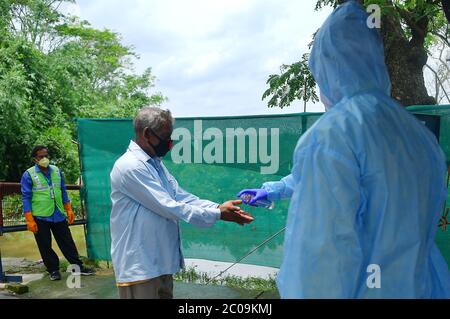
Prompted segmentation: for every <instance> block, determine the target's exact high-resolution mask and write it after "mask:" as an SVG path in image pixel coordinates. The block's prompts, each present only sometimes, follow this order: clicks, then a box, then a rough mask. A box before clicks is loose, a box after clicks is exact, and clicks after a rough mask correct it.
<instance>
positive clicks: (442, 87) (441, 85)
mask: <svg viewBox="0 0 450 319" xmlns="http://www.w3.org/2000/svg"><path fill="white" fill-rule="evenodd" d="M425 66H426V67H427V68H428V69H429V70H430V71H431V72H433V74H434V76H435V80H437V81H438V82H439V85H440V87H441V89H442V92H444V94H445V97H446V98H447V100H448V101H449V102H450V98H449V96H448V94H447V91H446V90H445V87H444V85H443V84H442V82H441V79H440V78H439V75H438V73H437V72H436V71H435V70H434V69H433V68H432V67H431V66H430V65H428V64H426V65H425ZM436 91H437V90H436Z"/></svg>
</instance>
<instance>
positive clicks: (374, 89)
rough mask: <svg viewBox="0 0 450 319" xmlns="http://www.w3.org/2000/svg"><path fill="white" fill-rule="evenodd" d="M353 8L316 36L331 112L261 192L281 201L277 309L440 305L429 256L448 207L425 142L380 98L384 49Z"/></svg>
mask: <svg viewBox="0 0 450 319" xmlns="http://www.w3.org/2000/svg"><path fill="white" fill-rule="evenodd" d="M367 17H368V15H367V14H366V12H365V10H364V8H363V7H361V6H360V5H359V4H357V3H356V2H354V1H349V2H346V3H344V4H342V5H340V6H339V7H337V8H336V9H335V10H334V12H333V13H332V14H331V15H330V16H329V17H328V19H327V20H326V21H325V23H324V24H323V26H322V27H321V28H320V30H319V32H318V33H317V35H316V37H315V41H314V46H313V49H312V52H311V56H310V60H309V66H310V69H311V72H312V74H313V76H314V78H315V80H316V81H317V83H318V86H319V88H320V90H321V93H322V94H323V95H325V96H326V98H327V100H329V101H330V102H331V103H332V107H331V108H330V110H329V111H328V112H326V113H325V114H324V115H323V116H322V117H321V118H320V119H319V120H318V121H317V122H316V123H315V124H314V125H313V126H312V127H311V128H310V129H309V130H308V131H307V132H306V133H305V134H304V135H303V136H302V137H301V138H300V140H299V141H298V144H297V146H296V149H295V151H294V158H293V163H294V164H293V168H292V172H291V175H289V176H287V177H285V178H283V179H282V180H281V181H278V182H269V183H265V184H264V185H263V188H265V189H266V190H267V191H268V198H269V199H271V200H278V199H283V198H291V202H290V206H289V213H288V219H287V226H286V232H285V242H284V257H283V263H282V266H281V268H280V272H279V274H278V276H277V285H278V289H279V291H280V295H281V297H282V298H449V297H450V273H449V269H448V266H447V264H446V263H445V260H444V259H443V257H442V255H441V253H440V252H439V250H438V248H437V246H436V244H435V236H436V232H437V225H438V221H439V216H440V213H441V212H442V208H443V204H444V200H445V198H446V196H447V189H446V187H445V172H446V164H445V157H444V154H443V152H442V150H441V149H440V147H439V144H438V142H437V140H436V138H435V137H434V135H433V134H432V133H431V132H430V131H429V130H428V129H427V128H426V127H425V126H424V125H423V124H422V123H421V122H419V121H418V120H417V119H416V118H415V117H414V116H413V115H411V114H409V113H408V112H407V111H406V110H404V108H403V107H402V106H400V105H399V104H397V103H396V102H395V101H394V100H393V99H391V97H390V89H391V84H390V80H389V75H388V71H387V67H386V65H385V62H384V53H383V45H382V41H381V38H380V36H379V33H378V31H377V30H376V29H370V28H368V27H367V24H366V19H367Z"/></svg>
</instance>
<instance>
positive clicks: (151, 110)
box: [133, 106, 175, 135]
mask: <svg viewBox="0 0 450 319" xmlns="http://www.w3.org/2000/svg"><path fill="white" fill-rule="evenodd" d="M168 122H169V123H171V124H172V125H173V124H174V122H175V120H174V118H173V117H172V113H170V111H169V110H163V109H160V108H159V107H151V106H147V107H143V108H142V109H140V110H139V111H138V114H137V115H136V117H135V118H134V121H133V125H134V132H135V133H136V135H137V134H139V133H140V132H142V131H143V130H144V128H146V127H150V128H151V129H152V130H153V131H155V132H160V131H161V128H162V127H163V126H164V124H166V123H168Z"/></svg>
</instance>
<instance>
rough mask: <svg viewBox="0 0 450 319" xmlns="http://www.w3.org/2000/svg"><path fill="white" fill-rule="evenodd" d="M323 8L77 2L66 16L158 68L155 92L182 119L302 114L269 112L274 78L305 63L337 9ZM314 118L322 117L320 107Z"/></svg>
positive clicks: (253, 2) (281, 1) (294, 0)
mask: <svg viewBox="0 0 450 319" xmlns="http://www.w3.org/2000/svg"><path fill="white" fill-rule="evenodd" d="M315 3H316V0H302V1H300V0H213V1H212V0H164V1H163V0H128V1H123V0H78V1H77V4H75V5H70V7H67V8H66V10H67V11H68V12H70V13H72V14H75V15H78V16H80V17H81V18H82V19H85V20H88V21H89V22H90V23H91V24H92V26H94V27H96V28H100V29H103V28H107V29H110V30H113V31H116V32H119V33H120V34H121V35H122V37H123V43H124V44H125V45H131V46H133V47H134V49H135V51H136V53H137V54H138V55H139V56H140V59H139V60H137V61H135V68H136V72H142V71H143V70H145V69H146V68H148V67H151V68H152V71H153V74H154V75H155V76H156V77H157V82H156V88H155V89H156V90H157V91H160V92H161V93H163V95H165V96H167V97H168V98H169V101H168V102H167V103H165V104H164V106H165V107H167V108H170V109H171V110H172V112H173V113H174V115H175V116H177V117H180V116H222V115H249V114H275V113H297V112H302V111H303V102H302V101H299V102H297V103H295V104H293V105H291V106H290V107H289V108H285V109H283V110H281V109H279V108H276V109H269V108H268V107H267V100H265V101H262V100H261V96H262V94H263V92H264V90H265V89H266V84H265V82H266V80H267V78H268V76H269V75H270V74H273V73H278V72H279V67H280V65H281V64H283V63H285V64H289V63H292V62H296V61H298V60H299V59H300V57H301V55H302V54H303V53H305V52H307V51H308V48H307V45H308V43H309V42H311V35H312V34H313V33H314V32H315V31H316V30H317V29H318V28H319V27H320V25H321V24H322V23H323V21H324V20H325V18H326V17H327V15H328V14H329V13H330V12H331V9H330V8H325V9H322V10H321V11H319V12H316V11H314V5H315ZM307 110H308V111H322V110H323V106H322V105H321V104H320V103H316V104H308V106H307Z"/></svg>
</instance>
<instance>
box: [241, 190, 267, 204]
mask: <svg viewBox="0 0 450 319" xmlns="http://www.w3.org/2000/svg"><path fill="white" fill-rule="evenodd" d="M242 195H251V196H253V197H252V199H250V201H248V202H247V201H245V200H242V201H243V202H244V203H245V204H248V205H252V206H256V205H254V203H255V202H256V201H258V200H267V191H266V190H265V189H262V188H253V189H243V190H241V191H240V192H239V193H238V194H237V197H240V198H241V196H242Z"/></svg>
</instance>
